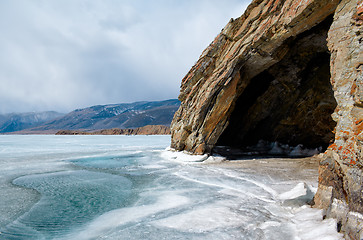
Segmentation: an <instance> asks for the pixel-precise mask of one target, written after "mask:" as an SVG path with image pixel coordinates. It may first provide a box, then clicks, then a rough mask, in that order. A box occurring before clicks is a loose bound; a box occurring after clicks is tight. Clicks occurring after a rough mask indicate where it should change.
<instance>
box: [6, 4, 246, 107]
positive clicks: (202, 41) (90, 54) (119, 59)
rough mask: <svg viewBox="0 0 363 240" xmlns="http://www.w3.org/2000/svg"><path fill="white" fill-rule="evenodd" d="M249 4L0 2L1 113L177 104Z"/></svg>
mask: <svg viewBox="0 0 363 240" xmlns="http://www.w3.org/2000/svg"><path fill="white" fill-rule="evenodd" d="M248 2H249V1H247V2H246V1H244V2H241V1H240V0H225V1H218V0H200V1H192V0H184V1H177V0H155V1H146V0H144V1H141V0H139V1H126V0H124V1H120V0H94V1H88V0H62V1H60V0H59V1H56V0H53V1H49V0H32V1H28V0H17V1H13V0H4V1H0V31H1V33H2V37H1V38H0V52H1V54H0V84H1V88H0V112H12V111H34V110H35V111H40V110H58V111H70V110H73V109H74V108H80V107H86V106H90V105H94V104H105V103H119V102H131V101H138V100H159V99H167V98H176V97H177V96H178V93H179V86H180V81H181V79H182V78H183V76H184V75H185V74H186V73H187V71H188V70H189V68H190V67H191V66H192V65H193V63H194V62H195V61H196V60H197V59H198V57H199V55H200V54H201V52H202V50H203V49H204V48H205V47H206V46H207V45H208V44H209V43H210V42H211V41H212V40H213V38H214V37H215V36H216V35H217V34H218V33H219V31H220V30H221V29H222V28H223V27H224V25H225V24H226V23H227V22H228V20H229V18H231V17H238V16H239V15H241V14H242V12H243V9H244V8H245V7H246V5H247V4H248Z"/></svg>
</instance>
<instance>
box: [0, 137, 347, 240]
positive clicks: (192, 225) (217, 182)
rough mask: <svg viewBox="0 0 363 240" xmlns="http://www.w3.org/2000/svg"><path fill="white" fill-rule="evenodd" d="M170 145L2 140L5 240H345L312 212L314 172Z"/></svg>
mask: <svg viewBox="0 0 363 240" xmlns="http://www.w3.org/2000/svg"><path fill="white" fill-rule="evenodd" d="M169 144H170V136H50V135H44V136H41V135H39V136H34V135H33V136H5V135H3V136H0V239H14V240H15V239H16V240H22V239H77V240H81V239H158V240H159V239H218V240H220V239H253V240H255V239H279V240H280V239H342V238H341V235H339V234H338V233H336V232H335V228H336V222H335V221H334V220H332V219H326V220H324V221H322V211H320V210H317V209H312V208H310V207H309V206H308V205H306V202H307V201H309V200H311V198H312V196H313V194H314V191H315V189H316V187H317V170H316V169H315V168H314V169H312V168H309V167H306V169H305V167H304V168H302V169H299V171H298V172H299V176H297V177H295V178H290V177H286V176H283V175H284V174H281V173H283V172H284V170H283V169H284V167H285V166H284V164H285V163H284V162H281V161H277V162H273V160H268V159H267V160H263V159H262V160H261V159H258V160H248V161H245V162H243V164H242V165H243V166H244V167H241V164H240V163H239V162H242V161H244V160H240V161H234V162H223V163H221V164H219V163H214V162H215V161H217V162H218V161H219V160H220V159H218V158H216V159H213V158H209V159H207V161H206V162H201V160H205V157H191V156H188V155H186V154H182V153H174V152H170V151H166V150H165V149H166V148H167V147H168V146H169ZM271 161H272V162H271ZM210 162H212V163H210ZM288 162H289V161H286V164H288ZM290 162H291V161H290ZM245 163H246V164H247V165H246V164H245ZM248 164H249V165H248ZM246 166H247V167H246ZM249 166H250V167H249ZM259 166H261V167H259ZM274 168H276V169H275V170H276V171H274ZM269 169H271V171H270V170H269ZM290 170H291V169H290ZM290 174H291V173H290ZM287 175H288V173H287ZM300 176H301V178H300Z"/></svg>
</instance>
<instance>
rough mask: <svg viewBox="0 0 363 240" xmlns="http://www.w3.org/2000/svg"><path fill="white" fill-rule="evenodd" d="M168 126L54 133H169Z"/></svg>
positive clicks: (59, 133) (60, 132)
mask: <svg viewBox="0 0 363 240" xmlns="http://www.w3.org/2000/svg"><path fill="white" fill-rule="evenodd" d="M169 134H170V128H169V127H167V126H164V125H146V126H143V127H139V128H126V129H120V128H113V129H103V130H99V131H92V132H85V131H78V130H60V131H58V132H57V133H56V135H169Z"/></svg>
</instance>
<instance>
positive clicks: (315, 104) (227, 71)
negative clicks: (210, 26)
mask: <svg viewBox="0 0 363 240" xmlns="http://www.w3.org/2000/svg"><path fill="white" fill-rule="evenodd" d="M362 24H363V3H362V1H361V0H341V1H339V0H294V1H293V0H254V1H253V2H252V3H251V4H250V6H249V7H248V8H247V10H246V11H245V13H244V14H243V15H242V16H241V17H239V18H238V19H231V20H230V22H229V23H228V24H227V25H226V27H225V28H224V29H223V30H222V31H221V33H220V34H219V35H218V36H217V37H216V38H215V40H214V41H213V42H212V43H211V44H210V45H209V46H208V47H207V48H206V49H205V50H204V51H203V53H202V55H201V56H200V58H199V60H198V61H197V63H196V64H195V65H194V66H193V67H192V69H191V70H190V71H189V72H188V74H187V75H186V76H185V77H184V79H183V80H182V84H181V92H180V95H179V100H180V101H181V106H180V108H179V109H178V111H177V112H176V113H175V116H174V119H173V121H172V124H171V129H172V130H171V134H172V141H171V147H172V148H174V149H176V150H180V151H182V150H185V151H187V152H190V153H192V154H204V153H211V152H212V151H216V149H218V148H216V146H228V147H230V148H237V149H242V150H246V149H251V148H253V147H254V146H259V145H261V142H263V143H273V142H275V143H276V142H278V143H281V144H288V145H290V146H297V145H299V144H302V145H303V146H305V147H307V148H319V149H322V150H324V151H325V154H324V157H323V159H322V160H321V163H320V167H319V174H320V175H319V189H318V193H317V195H316V196H315V204H316V206H317V207H321V208H324V209H325V210H326V216H327V217H335V218H337V219H338V226H337V227H338V230H339V231H343V232H344V233H345V236H346V237H347V238H351V239H361V238H363V230H362V228H363V217H362V214H363V188H362V185H363V172H362V169H363V132H362V129H363V83H362V82H363V74H362V70H363V47H362V46H363V44H362V41H363V40H362ZM261 140H263V141H261ZM265 145H266V146H269V145H268V144H265ZM267 148H268V147H267ZM267 150H268V149H267Z"/></svg>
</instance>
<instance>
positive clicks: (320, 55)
mask: <svg viewBox="0 0 363 240" xmlns="http://www.w3.org/2000/svg"><path fill="white" fill-rule="evenodd" d="M331 23H332V17H329V18H328V19H326V20H325V21H323V22H322V23H320V24H319V25H317V26H316V27H314V28H312V29H311V30H309V31H306V32H304V33H302V34H300V35H298V36H297V37H295V38H294V39H288V40H287V41H286V42H285V44H286V46H287V47H288V48H289V51H288V53H287V54H286V55H285V56H284V57H283V59H282V60H281V61H279V62H278V63H276V64H275V65H273V66H271V67H270V68H268V69H266V70H265V71H263V72H262V73H260V74H258V75H257V76H255V77H254V78H253V79H251V81H250V84H249V85H248V86H247V87H246V88H245V89H244V91H243V92H242V94H241V95H240V96H239V98H238V99H237V101H236V104H235V107H234V111H233V112H232V114H231V115H230V118H229V124H228V126H227V128H226V129H225V131H224V132H223V133H222V134H221V136H220V138H219V139H218V141H217V144H216V147H215V148H214V152H217V153H220V154H222V155H228V154H226V153H231V152H234V153H236V152H239V153H246V152H248V153H249V154H251V152H253V153H258V154H263V155H266V154H278V155H285V154H289V153H291V151H295V153H298V150H300V153H301V154H302V155H304V153H306V155H309V153H311V151H310V152H309V151H307V150H304V148H308V149H316V150H319V151H324V150H325V149H326V148H327V147H328V145H329V144H330V143H331V142H332V141H333V139H334V133H333V131H334V128H335V126H336V123H335V122H334V121H333V119H332V118H331V114H332V113H333V112H334V109H335V107H336V105H337V103H336V101H335V98H334V94H333V90H332V86H331V83H330V52H329V50H328V47H327V42H326V38H327V32H328V30H329V27H330V25H331ZM222 146H223V147H222ZM296 146H297V147H296ZM236 149H238V150H239V151H236ZM231 150H234V151H231ZM316 150H315V152H316ZM304 151H305V152H304Z"/></svg>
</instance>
